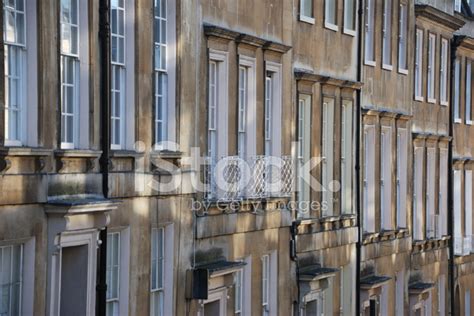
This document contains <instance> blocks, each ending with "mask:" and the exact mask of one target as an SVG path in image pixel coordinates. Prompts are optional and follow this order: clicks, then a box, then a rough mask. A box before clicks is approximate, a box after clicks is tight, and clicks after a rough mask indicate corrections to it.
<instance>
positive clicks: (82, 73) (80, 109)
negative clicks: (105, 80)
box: [60, 1, 90, 149]
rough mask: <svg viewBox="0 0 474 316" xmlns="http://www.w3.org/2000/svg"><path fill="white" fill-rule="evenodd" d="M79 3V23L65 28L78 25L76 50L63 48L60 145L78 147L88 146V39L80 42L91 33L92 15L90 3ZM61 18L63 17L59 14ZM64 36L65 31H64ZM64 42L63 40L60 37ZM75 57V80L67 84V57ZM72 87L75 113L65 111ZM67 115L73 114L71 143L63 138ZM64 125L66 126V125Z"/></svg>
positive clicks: (66, 147) (66, 25)
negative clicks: (68, 90) (83, 35)
mask: <svg viewBox="0 0 474 316" xmlns="http://www.w3.org/2000/svg"><path fill="white" fill-rule="evenodd" d="M76 3H77V9H76V10H77V17H76V19H77V24H75V25H74V24H71V23H63V22H62V21H60V23H61V25H64V27H71V28H73V27H76V28H77V43H76V47H77V52H67V51H63V50H62V45H60V47H61V63H60V67H61V117H62V119H61V127H62V128H61V148H62V149H75V148H82V149H88V148H89V55H90V54H89V41H81V42H80V44H79V41H80V38H81V36H82V34H86V36H88V35H89V20H88V19H89V15H88V12H89V11H88V10H89V8H88V2H87V1H76ZM61 5H62V1H61ZM60 20H61V17H60ZM61 36H62V33H61ZM61 41H62V39H61ZM67 59H69V60H72V62H73V63H74V66H73V71H74V72H75V73H74V74H73V80H74V82H73V83H66V82H65V81H64V78H63V75H64V74H66V76H67V70H66V68H65V62H66V60H67ZM68 87H70V88H72V90H73V91H72V92H73V103H74V105H73V109H72V110H73V112H72V113H69V112H67V111H65V110H64V106H65V89H67V88H68ZM64 116H72V124H73V128H72V133H73V135H72V141H71V142H68V141H67V140H66V139H64V138H63V137H64V133H65V132H66V130H67V124H65V120H63V117H64ZM63 125H64V126H63Z"/></svg>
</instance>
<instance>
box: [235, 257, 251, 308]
mask: <svg viewBox="0 0 474 316" xmlns="http://www.w3.org/2000/svg"><path fill="white" fill-rule="evenodd" d="M237 261H242V262H245V266H244V267H243V268H242V269H241V270H239V271H237V272H236V273H235V274H234V314H235V315H250V314H251V307H252V305H251V301H252V295H251V292H252V257H251V256H248V257H246V258H245V259H241V260H237ZM238 281H240V287H239V285H238V284H237V282H238ZM239 290H240V292H239V293H237V292H238V291H239ZM239 297H240V307H239V306H238V305H237V300H238V299H239Z"/></svg>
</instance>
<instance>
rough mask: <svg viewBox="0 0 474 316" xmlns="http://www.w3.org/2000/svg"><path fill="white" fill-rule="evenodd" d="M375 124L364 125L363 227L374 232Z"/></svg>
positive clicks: (365, 230) (366, 230)
mask: <svg viewBox="0 0 474 316" xmlns="http://www.w3.org/2000/svg"><path fill="white" fill-rule="evenodd" d="M374 143H375V125H365V126H364V178H363V188H364V191H363V192H364V197H363V201H364V204H363V207H364V210H363V211H364V217H363V228H364V232H369V233H374V232H375V149H374Z"/></svg>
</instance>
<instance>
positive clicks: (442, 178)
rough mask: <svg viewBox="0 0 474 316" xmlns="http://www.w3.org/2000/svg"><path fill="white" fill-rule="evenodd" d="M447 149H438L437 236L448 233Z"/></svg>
mask: <svg viewBox="0 0 474 316" xmlns="http://www.w3.org/2000/svg"><path fill="white" fill-rule="evenodd" d="M448 170H449V169H448V149H447V148H440V149H439V180H438V181H439V183H438V184H439V199H438V201H439V202H438V207H439V211H438V213H439V217H438V226H439V227H438V232H439V234H438V238H441V237H442V236H445V235H447V234H448V183H447V181H446V179H448V172H449V171H448Z"/></svg>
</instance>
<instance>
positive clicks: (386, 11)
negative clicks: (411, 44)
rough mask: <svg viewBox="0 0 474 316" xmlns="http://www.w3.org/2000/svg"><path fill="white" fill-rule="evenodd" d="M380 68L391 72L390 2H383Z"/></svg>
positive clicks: (389, 0)
mask: <svg viewBox="0 0 474 316" xmlns="http://www.w3.org/2000/svg"><path fill="white" fill-rule="evenodd" d="M382 67H383V68H384V69H387V70H392V0H385V1H384V8H383V28H382Z"/></svg>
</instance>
